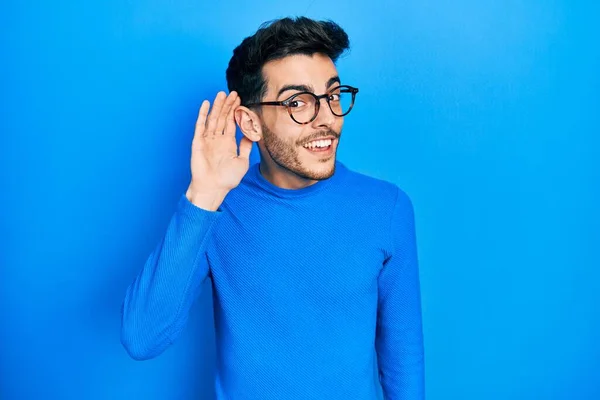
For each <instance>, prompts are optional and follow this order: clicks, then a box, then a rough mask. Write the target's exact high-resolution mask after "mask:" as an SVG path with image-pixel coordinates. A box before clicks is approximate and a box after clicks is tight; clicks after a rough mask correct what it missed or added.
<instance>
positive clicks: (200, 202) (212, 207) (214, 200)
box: [185, 185, 227, 211]
mask: <svg viewBox="0 0 600 400" xmlns="http://www.w3.org/2000/svg"><path fill="white" fill-rule="evenodd" d="M226 195H227V191H226V190H218V189H215V190H195V189H194V188H193V187H192V186H191V185H190V187H189V188H188V190H187V191H186V193H185V197H187V199H188V200H189V201H190V203H192V204H193V205H195V206H196V207H199V208H202V209H205V210H208V211H217V209H218V208H219V207H220V206H221V204H222V203H223V200H225V196H226Z"/></svg>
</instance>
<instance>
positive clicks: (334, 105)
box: [289, 87, 353, 123]
mask: <svg viewBox="0 0 600 400" xmlns="http://www.w3.org/2000/svg"><path fill="white" fill-rule="evenodd" d="M329 96H330V97H329V105H330V107H331V112H332V113H333V114H335V115H337V116H340V117H341V116H343V115H344V114H346V113H347V112H348V111H350V108H351V107H352V102H353V101H352V92H351V91H350V89H348V88H343V87H342V88H338V89H334V90H333V91H331V92H329ZM321 106H324V105H323V104H322V105H321ZM289 109H290V111H291V114H292V117H293V118H294V120H296V122H299V123H306V122H309V121H310V120H311V119H313V117H314V116H315V114H316V111H317V105H316V98H315V97H314V96H313V95H311V94H308V93H301V94H298V95H297V96H295V97H294V98H293V99H291V101H290V103H289Z"/></svg>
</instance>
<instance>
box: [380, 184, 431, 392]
mask: <svg viewBox="0 0 600 400" xmlns="http://www.w3.org/2000/svg"><path fill="white" fill-rule="evenodd" d="M391 238H392V252H391V254H390V256H389V257H388V258H387V259H386V260H385V262H384V265H383V267H382V270H381V272H380V274H379V277H378V289H379V304H378V310H377V332H376V339H375V348H376V350H377V359H378V367H379V379H380V382H381V385H382V389H383V393H384V398H385V399H386V400H422V399H424V398H425V384H424V360H423V359H424V349H423V330H422V319H421V294H420V288H419V271H418V259H417V246H416V239H415V223H414V211H413V206H412V203H411V201H410V198H409V197H408V196H407V195H406V193H404V192H403V191H402V190H400V189H398V197H397V199H396V204H395V207H394V212H393V216H392V232H391Z"/></svg>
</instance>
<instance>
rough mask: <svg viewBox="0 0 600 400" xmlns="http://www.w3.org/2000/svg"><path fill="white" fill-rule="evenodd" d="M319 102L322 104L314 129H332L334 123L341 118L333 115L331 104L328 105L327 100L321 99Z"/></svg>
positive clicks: (314, 122)
mask: <svg viewBox="0 0 600 400" xmlns="http://www.w3.org/2000/svg"><path fill="white" fill-rule="evenodd" d="M319 102H320V104H319V113H318V114H317V117H316V118H315V120H314V121H313V127H315V128H316V127H319V126H327V127H331V126H332V125H333V123H334V122H335V119H336V118H340V117H336V116H335V115H333V113H332V112H331V109H330V108H329V104H328V103H327V100H326V99H325V98H320V99H319Z"/></svg>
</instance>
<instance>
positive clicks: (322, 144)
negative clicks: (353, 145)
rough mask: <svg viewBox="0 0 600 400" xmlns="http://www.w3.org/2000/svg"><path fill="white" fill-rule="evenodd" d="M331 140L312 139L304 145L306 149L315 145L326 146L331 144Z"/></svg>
mask: <svg viewBox="0 0 600 400" xmlns="http://www.w3.org/2000/svg"><path fill="white" fill-rule="evenodd" d="M332 142H333V140H331V139H325V140H314V141H312V142H310V143H307V144H305V145H304V147H306V148H307V149H314V148H315V147H327V146H331V143H332Z"/></svg>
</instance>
